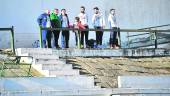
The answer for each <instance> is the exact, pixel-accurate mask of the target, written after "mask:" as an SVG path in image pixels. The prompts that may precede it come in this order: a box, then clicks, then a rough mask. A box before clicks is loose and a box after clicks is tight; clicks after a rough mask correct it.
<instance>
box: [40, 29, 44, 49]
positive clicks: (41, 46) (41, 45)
mask: <svg viewBox="0 0 170 96" xmlns="http://www.w3.org/2000/svg"><path fill="white" fill-rule="evenodd" d="M39 40H40V48H43V44H42V42H43V41H42V26H40V38H39Z"/></svg>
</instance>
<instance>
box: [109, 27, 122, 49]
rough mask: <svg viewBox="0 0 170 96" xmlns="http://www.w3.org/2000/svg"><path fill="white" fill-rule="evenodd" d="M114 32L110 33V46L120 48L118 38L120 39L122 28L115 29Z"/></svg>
mask: <svg viewBox="0 0 170 96" xmlns="http://www.w3.org/2000/svg"><path fill="white" fill-rule="evenodd" d="M112 29H113V32H111V33H110V44H113V45H116V46H120V45H119V41H118V38H120V28H118V27H113V28H112Z"/></svg>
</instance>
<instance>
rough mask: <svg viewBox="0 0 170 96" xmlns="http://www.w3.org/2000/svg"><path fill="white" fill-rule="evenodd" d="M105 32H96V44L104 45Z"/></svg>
mask: <svg viewBox="0 0 170 96" xmlns="http://www.w3.org/2000/svg"><path fill="white" fill-rule="evenodd" d="M95 29H102V28H101V27H96V28H95ZM102 40H103V31H96V44H97V45H102Z"/></svg>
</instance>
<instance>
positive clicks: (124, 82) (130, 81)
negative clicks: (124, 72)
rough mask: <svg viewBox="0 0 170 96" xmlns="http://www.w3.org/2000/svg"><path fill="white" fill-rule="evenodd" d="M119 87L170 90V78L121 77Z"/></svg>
mask: <svg viewBox="0 0 170 96" xmlns="http://www.w3.org/2000/svg"><path fill="white" fill-rule="evenodd" d="M118 87H119V88H150V89H151V88H153V89H154V88H159V89H161V88H163V89H165V88H169V89H170V76H119V77H118Z"/></svg>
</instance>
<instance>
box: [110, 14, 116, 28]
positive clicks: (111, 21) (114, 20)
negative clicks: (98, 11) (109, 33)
mask: <svg viewBox="0 0 170 96" xmlns="http://www.w3.org/2000/svg"><path fill="white" fill-rule="evenodd" d="M108 22H109V25H110V27H118V26H117V22H116V16H115V15H112V14H109V16H108Z"/></svg>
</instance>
